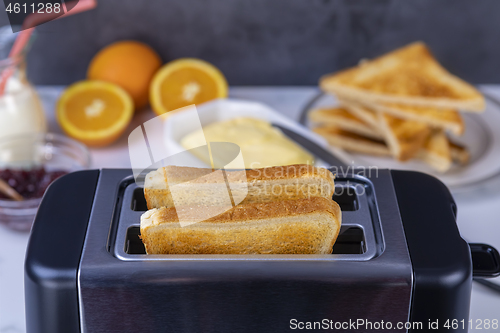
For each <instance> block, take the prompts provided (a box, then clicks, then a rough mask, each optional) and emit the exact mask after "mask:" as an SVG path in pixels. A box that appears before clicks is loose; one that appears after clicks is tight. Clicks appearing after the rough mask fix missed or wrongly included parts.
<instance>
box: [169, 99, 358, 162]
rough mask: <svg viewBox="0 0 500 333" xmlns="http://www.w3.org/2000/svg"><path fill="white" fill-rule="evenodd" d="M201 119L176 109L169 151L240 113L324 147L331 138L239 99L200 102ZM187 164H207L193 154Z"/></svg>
mask: <svg viewBox="0 0 500 333" xmlns="http://www.w3.org/2000/svg"><path fill="white" fill-rule="evenodd" d="M197 110H198V116H199V120H200V122H199V123H198V122H197V121H196V120H194V119H193V117H192V116H193V115H192V113H190V112H183V111H180V112H176V113H174V114H172V115H171V116H169V117H168V118H167V119H166V121H165V124H164V144H165V146H166V149H167V151H168V154H169V155H173V154H177V153H180V152H183V151H185V149H184V148H183V147H182V146H181V144H180V141H181V139H182V138H183V137H184V136H186V135H187V134H189V133H192V132H194V131H195V130H197V129H199V128H200V124H201V126H206V125H208V124H210V123H213V122H217V121H223V120H228V119H232V118H236V117H251V118H257V119H263V120H266V121H268V122H270V123H274V124H278V125H281V126H283V127H286V128H288V129H291V130H293V131H295V132H296V133H298V134H301V135H302V136H304V137H306V138H308V139H310V140H312V141H314V142H316V143H317V144H319V145H320V146H322V147H328V144H327V142H326V141H325V140H324V139H323V138H322V137H321V136H319V135H317V134H316V133H314V132H311V131H310V130H309V129H308V128H306V127H304V126H302V125H300V124H298V123H297V122H296V121H294V120H292V119H290V118H288V117H286V116H284V115H282V114H280V113H278V112H277V111H276V110H274V109H272V108H271V107H269V106H267V105H265V104H262V103H258V102H251V101H245V100H238V99H220V100H215V101H211V102H208V103H204V104H201V105H198V106H197ZM335 152H336V154H337V155H338V156H339V158H341V159H343V160H348V156H347V155H346V154H345V153H344V152H342V151H340V150H336V151H335ZM183 163H184V165H189V166H197V167H206V166H207V165H206V164H204V163H203V162H202V161H200V160H199V159H197V158H196V157H194V156H192V159H191V160H189V161H187V162H186V161H183ZM316 165H318V166H324V163H322V161H320V160H318V159H316Z"/></svg>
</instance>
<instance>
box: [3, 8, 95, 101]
mask: <svg viewBox="0 0 500 333" xmlns="http://www.w3.org/2000/svg"><path fill="white" fill-rule="evenodd" d="M96 6H97V1H96V0H79V1H78V2H77V3H76V5H75V6H74V7H73V8H71V10H70V11H69V12H68V10H67V8H66V3H65V2H63V3H62V7H63V10H64V14H63V15H61V16H57V14H54V13H50V14H48V13H40V14H39V13H33V14H31V15H29V16H28V17H27V18H26V19H25V20H24V23H23V27H31V28H26V29H24V30H22V31H21V32H19V34H18V35H17V37H16V40H15V41H14V45H13V46H12V49H11V50H10V53H9V58H11V59H16V58H17V57H18V56H19V55H20V54H21V52H22V51H23V50H24V48H25V47H26V45H27V44H28V42H29V40H30V38H31V34H33V31H34V30H35V28H34V27H35V26H36V25H38V24H40V23H44V22H48V21H50V20H52V19H55V18H63V17H67V16H70V15H74V14H78V13H81V12H84V11H87V10H90V9H93V8H95V7H96ZM12 74H14V68H12V67H10V68H7V69H5V70H4V71H3V72H2V75H1V76H0V95H3V94H4V92H5V86H6V85H7V81H8V80H9V78H10V77H11V76H12Z"/></svg>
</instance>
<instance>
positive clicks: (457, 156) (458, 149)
mask: <svg viewBox="0 0 500 333" xmlns="http://www.w3.org/2000/svg"><path fill="white" fill-rule="evenodd" d="M448 142H449V144H450V152H451V159H452V160H453V162H455V163H457V164H458V165H466V164H468V163H469V160H470V154H469V150H468V149H467V147H465V146H462V145H460V144H458V143H456V142H453V141H450V140H449V141H448Z"/></svg>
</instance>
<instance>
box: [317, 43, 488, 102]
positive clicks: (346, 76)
mask: <svg viewBox="0 0 500 333" xmlns="http://www.w3.org/2000/svg"><path fill="white" fill-rule="evenodd" d="M320 87H321V89H323V90H324V91H326V92H329V93H335V94H339V95H341V96H345V97H347V98H349V99H353V100H365V101H371V102H379V103H397V104H405V105H415V106H425V107H437V108H452V109H462V110H468V111H482V110H483V109H484V104H485V103H484V97H483V96H482V95H481V93H480V92H479V91H478V90H477V89H476V88H474V87H473V86H472V85H470V84H468V83H467V82H465V81H463V80H461V79H460V78H458V77H456V76H454V75H452V74H450V73H449V72H448V71H447V70H446V69H444V68H443V67H442V66H441V65H440V64H439V63H438V62H437V61H436V59H435V58H434V57H433V56H432V54H431V52H430V51H429V49H428V48H427V46H426V45H425V44H424V43H422V42H415V43H412V44H409V45H407V46H405V47H402V48H400V49H397V50H395V51H392V52H390V53H387V54H385V55H382V56H380V57H378V58H375V59H373V60H367V61H364V62H362V63H360V64H359V65H358V66H356V67H353V68H350V69H346V70H343V71H340V72H337V73H334V74H329V75H325V76H323V77H322V78H321V79H320Z"/></svg>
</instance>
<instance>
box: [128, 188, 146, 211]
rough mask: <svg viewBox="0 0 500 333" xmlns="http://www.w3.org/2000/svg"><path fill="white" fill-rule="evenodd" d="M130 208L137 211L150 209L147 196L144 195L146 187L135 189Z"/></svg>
mask: <svg viewBox="0 0 500 333" xmlns="http://www.w3.org/2000/svg"><path fill="white" fill-rule="evenodd" d="M130 209H132V210H133V211H136V212H145V211H147V210H148V205H147V203H146V198H145V197H144V189H143V188H142V187H137V188H136V189H134V193H133V194H132V203H131V206H130Z"/></svg>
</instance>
